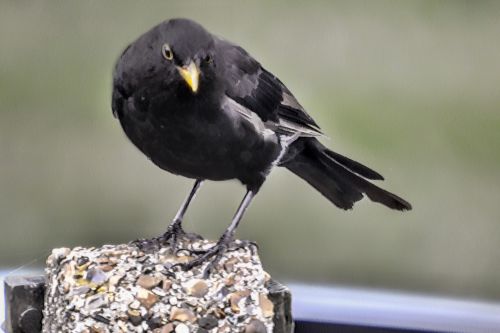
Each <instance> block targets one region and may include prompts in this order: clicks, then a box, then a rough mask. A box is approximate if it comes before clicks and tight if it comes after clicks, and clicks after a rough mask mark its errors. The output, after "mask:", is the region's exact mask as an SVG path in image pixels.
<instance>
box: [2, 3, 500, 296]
mask: <svg viewBox="0 0 500 333" xmlns="http://www.w3.org/2000/svg"><path fill="white" fill-rule="evenodd" d="M172 17H189V18H192V19H195V20H197V21H199V22H200V23H202V24H203V25H205V26H206V27H207V28H208V29H209V30H211V31H213V32H216V33H218V34H220V35H222V36H224V37H226V38H227V39H229V40H233V41H235V42H237V43H239V44H241V45H242V46H243V47H245V48H246V49H247V50H248V51H249V52H250V53H251V54H253V55H254V56H255V57H256V58H257V59H259V60H260V61H261V62H262V64H264V66H266V67H267V68H268V69H270V70H271V71H272V72H273V73H275V74H276V75H277V76H279V77H280V78H281V79H282V81H284V82H285V83H286V84H287V85H288V87H289V88H290V89H291V90H292V91H293V92H294V93H295V95H296V96H297V98H298V99H299V100H300V101H301V103H302V104H303V105H304V106H305V107H306V108H307V109H308V110H309V112H310V113H311V115H312V116H313V117H314V118H315V119H316V120H317V121H318V123H319V124H321V125H322V128H323V129H324V131H325V132H326V133H327V134H328V135H329V137H330V139H329V140H324V142H325V143H326V144H328V145H329V146H330V147H332V148H333V149H334V150H336V151H338V152H340V153H344V154H347V155H349V156H350V157H352V158H354V159H356V160H359V161H361V162H363V163H366V164H367V165H369V166H371V167H373V168H374V169H376V170H378V171H380V172H381V173H382V174H383V175H384V176H386V178H387V181H385V182H384V183H383V184H382V185H383V186H384V187H386V188H388V189H390V190H392V191H394V192H396V193H398V194H400V195H402V196H403V197H405V198H406V199H408V200H409V201H410V202H412V203H413V205H414V210H413V211H412V212H409V213H404V214H402V213H399V212H394V211H390V210H388V209H386V208H384V207H382V206H379V205H377V204H373V203H371V202H369V201H366V200H364V201H362V202H360V203H358V205H357V206H356V207H355V210H353V211H350V212H343V211H340V210H338V209H336V208H335V207H334V206H332V205H331V204H330V203H329V202H328V201H327V200H325V199H324V198H323V197H322V196H321V195H320V194H318V193H317V192H315V191H314V190H313V189H312V188H310V187H309V186H308V185H307V184H305V183H304V182H302V181H301V180H300V179H298V178H296V177H294V176H293V175H292V174H290V173H288V172H287V171H286V170H275V171H274V172H273V174H272V177H270V179H269V181H268V182H267V183H266V184H265V186H264V187H263V188H262V190H261V193H260V194H259V196H258V197H257V199H256V200H255V202H254V203H253V205H252V207H251V209H250V211H249V212H248V215H246V217H245V220H244V222H243V223H242V226H241V228H240V229H239V233H238V236H239V237H241V238H246V239H252V240H256V241H257V242H258V243H259V244H260V252H261V256H262V257H263V260H264V261H265V265H266V266H267V268H268V269H269V271H270V273H271V274H273V275H274V276H275V277H278V278H281V279H288V280H290V279H291V280H305V281H311V282H327V283H344V284H354V285H362V286H369V287H383V288H400V289H407V290H415V291H423V292H432V293H440V294H451V295H458V296H471V297H486V298H491V299H500V284H499V283H498V281H500V265H499V262H500V245H499V244H500V207H499V202H500V191H499V189H500V167H499V165H500V164H499V163H500V153H499V146H500V60H499V59H500V43H499V42H498V41H499V36H500V20H499V17H500V3H499V2H494V1H491V2H488V1H474V2H473V1H344V2H333V1H321V2H319V1H294V2H289V1H286V2H285V1H278V2H270V1H252V2H233V1H227V2H214V1H199V2H193V1H168V2H166V1H148V2H143V1H140V2H136V1H121V0H120V1H118V0H116V1H106V2H103V1H80V2H76V1H71V2H66V1H65V2H61V1H51V2H48V1H47V2H46V1H5V0H3V1H1V2H0V48H1V51H0V220H1V228H0V266H8V267H16V266H20V265H23V264H25V263H27V262H30V261H31V260H33V259H35V258H37V259H38V260H37V261H36V263H35V264H38V265H43V260H44V257H45V256H46V255H47V253H48V252H49V250H50V249H51V248H53V247H59V246H74V245H77V244H78V245H88V244H101V243H103V242H106V243H110V242H125V241H128V240H130V239H133V238H138V237H148V236H152V235H156V234H159V233H161V232H163V230H164V228H165V226H166V225H167V223H168V222H169V219H170V218H171V217H172V216H173V215H174V214H175V211H176V209H177V208H178V206H179V205H180V203H181V201H182V199H183V198H184V196H185V195H186V193H187V191H188V190H189V188H190V186H191V181H190V180H187V179H183V178H180V177H176V176H173V175H170V174H168V173H166V172H163V171H162V170H159V169H158V168H157V167H156V166H154V165H153V164H152V163H150V162H149V161H148V160H147V159H146V158H145V157H144V156H143V155H142V154H140V153H139V152H138V151H137V150H136V149H135V148H134V147H133V146H132V144H130V143H129V142H127V139H126V138H125V136H124V134H123V133H122V130H121V129H120V128H119V125H118V122H117V121H115V120H114V119H113V117H112V114H111V110H110V87H111V73H112V69H113V65H114V61H115V59H116V57H117V56H118V55H119V54H120V52H121V50H122V49H123V48H124V47H125V46H126V45H127V43H128V42H130V41H132V40H133V39H134V38H136V37H137V36H138V35H140V34H141V33H142V32H144V31H145V30H146V29H149V28H150V27H152V26H153V25H154V24H156V23H158V22H160V21H161V20H164V19H167V18H172ZM243 193H244V189H243V188H242V187H241V186H239V184H237V183H236V182H224V183H207V184H206V185H204V188H203V189H202V190H201V191H200V194H199V197H198V198H197V200H196V201H195V202H194V204H193V206H192V207H191V209H190V211H189V213H188V216H187V219H186V223H185V225H186V227H187V229H189V230H191V231H193V230H196V231H198V232H200V233H202V234H203V235H205V236H207V237H212V238H215V237H217V236H218V235H219V234H220V233H221V232H222V230H223V229H224V228H225V226H226V225H227V224H228V223H229V221H230V218H231V216H232V213H233V211H234V210H235V209H236V206H237V204H238V202H239V200H240V198H241V197H242V196H243Z"/></svg>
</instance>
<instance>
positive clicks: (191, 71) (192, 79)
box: [177, 61, 200, 93]
mask: <svg viewBox="0 0 500 333" xmlns="http://www.w3.org/2000/svg"><path fill="white" fill-rule="evenodd" d="M177 69H178V70H179V74H181V76H182V78H183V79H184V80H185V81H186V83H187V84H188V86H189V88H191V90H192V91H193V92H194V93H196V92H197V91H198V85H199V84H200V70H199V69H198V67H197V66H196V64H195V63H194V62H193V61H191V62H190V63H189V65H187V66H183V67H177Z"/></svg>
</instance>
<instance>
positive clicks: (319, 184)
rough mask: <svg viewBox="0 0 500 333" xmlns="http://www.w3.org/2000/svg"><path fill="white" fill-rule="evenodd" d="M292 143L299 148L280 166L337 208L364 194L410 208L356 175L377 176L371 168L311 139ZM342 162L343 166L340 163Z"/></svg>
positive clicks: (349, 207)
mask: <svg viewBox="0 0 500 333" xmlns="http://www.w3.org/2000/svg"><path fill="white" fill-rule="evenodd" d="M305 140H307V141H305ZM304 142H305V144H304ZM294 144H297V145H299V144H302V145H303V147H301V148H299V152H298V153H296V155H295V156H294V157H293V158H291V159H289V160H287V161H286V163H284V164H283V166H285V167H286V168H287V169H289V170H290V171H292V172H293V173H295V174H296V175H298V176H299V177H301V178H302V179H304V180H305V181H307V182H308V183H309V184H311V185H312V186H313V187H314V188H316V189H317V190H318V191H319V192H320V193H321V194H323V195H324V196H325V197H326V198H327V199H329V200H330V201H331V202H332V203H333V204H335V205H336V206H337V207H340V208H343V209H351V208H352V207H353V205H354V203H355V202H357V201H359V200H361V199H362V198H363V194H365V195H366V196H367V197H368V198H370V199H371V200H372V201H375V202H378V203H381V204H383V205H385V206H387V207H389V208H392V209H397V210H410V209H411V208H412V207H411V205H410V203H408V202H407V201H406V200H404V199H402V198H400V197H399V196H397V195H395V194H393V193H390V192H388V191H386V190H384V189H382V188H380V187H378V186H376V185H374V184H372V183H370V182H369V181H367V180H366V179H364V178H362V177H361V176H359V175H357V174H356V173H358V174H360V175H362V174H367V175H369V176H370V177H372V178H375V177H377V175H378V177H381V176H380V175H379V174H378V173H376V172H375V171H373V170H371V169H369V168H367V167H365V166H363V165H362V164H360V163H358V162H355V161H353V160H351V159H348V158H347V157H345V156H342V155H340V154H336V153H333V152H331V151H329V150H328V149H327V148H326V147H324V146H323V145H321V143H319V141H317V140H316V139H314V138H308V139H302V140H301V141H300V142H297V143H294ZM294 144H292V148H293V145H294ZM338 156H341V157H340V158H339V157H338ZM334 157H335V158H334ZM342 161H343V162H346V164H347V165H343V164H342V163H341V162H342ZM348 165H350V166H351V167H349V166H348ZM360 166H361V167H360ZM355 170H357V171H355ZM354 172H356V173H354ZM373 176H375V177H373ZM365 177H367V176H365ZM367 178H368V177H367Z"/></svg>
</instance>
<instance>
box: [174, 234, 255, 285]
mask: <svg viewBox="0 0 500 333" xmlns="http://www.w3.org/2000/svg"><path fill="white" fill-rule="evenodd" d="M242 248H249V249H250V251H251V252H252V254H253V255H255V252H256V249H258V245H257V244H256V243H255V242H252V241H247V240H237V241H235V242H232V237H228V236H222V237H221V239H220V240H219V241H218V242H217V244H215V245H214V246H212V247H211V248H209V249H207V250H189V249H179V251H187V252H188V253H189V255H190V256H193V255H197V256H198V257H196V258H195V259H192V260H191V261H189V262H187V263H184V264H180V266H181V267H182V269H183V270H185V271H188V270H191V269H193V268H194V267H197V266H201V265H203V264H204V263H206V262H207V261H208V264H207V266H206V267H205V269H204V271H203V277H204V278H208V277H209V276H210V273H212V272H213V271H214V270H215V269H216V268H217V266H218V264H219V261H220V260H221V258H222V256H223V255H224V253H226V252H232V251H238V250H239V249H242Z"/></svg>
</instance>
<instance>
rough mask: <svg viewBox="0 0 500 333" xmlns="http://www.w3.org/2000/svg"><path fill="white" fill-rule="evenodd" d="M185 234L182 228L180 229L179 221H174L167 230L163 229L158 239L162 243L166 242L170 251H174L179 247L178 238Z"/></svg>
mask: <svg viewBox="0 0 500 333" xmlns="http://www.w3.org/2000/svg"><path fill="white" fill-rule="evenodd" d="M185 236H186V232H185V231H184V229H182V226H181V225H180V223H177V221H174V222H173V223H172V224H170V225H169V226H168V229H167V231H165V233H164V234H163V235H162V236H160V240H161V242H162V243H163V244H165V243H168V244H169V245H170V248H171V249H172V252H174V253H176V252H177V251H178V250H177V248H178V247H179V240H180V239H181V238H184V237H185Z"/></svg>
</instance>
